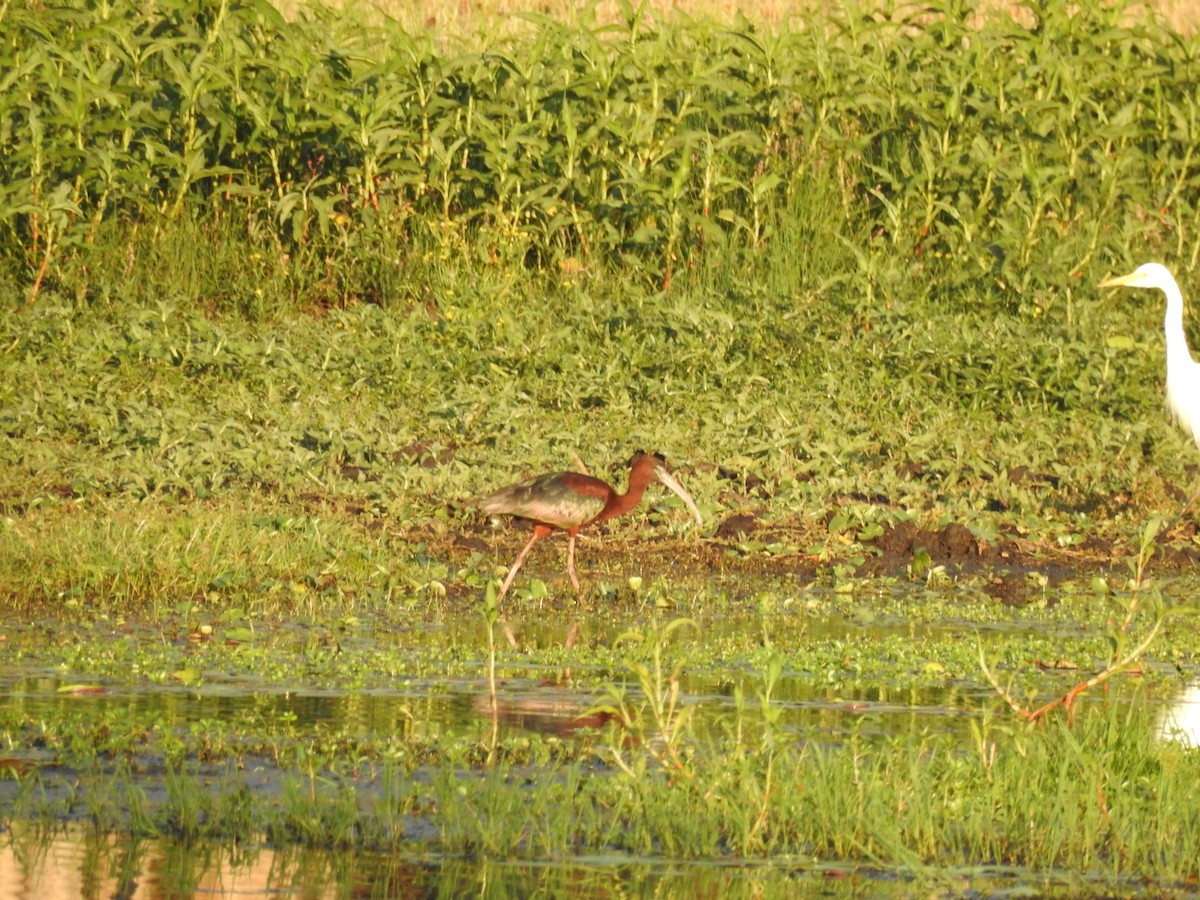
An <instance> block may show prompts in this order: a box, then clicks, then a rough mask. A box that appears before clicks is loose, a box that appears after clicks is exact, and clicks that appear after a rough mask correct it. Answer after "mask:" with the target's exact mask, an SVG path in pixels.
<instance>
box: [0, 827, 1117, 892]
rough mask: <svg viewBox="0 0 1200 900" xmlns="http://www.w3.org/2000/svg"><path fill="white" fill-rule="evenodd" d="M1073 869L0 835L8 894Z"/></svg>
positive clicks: (806, 880)
mask: <svg viewBox="0 0 1200 900" xmlns="http://www.w3.org/2000/svg"><path fill="white" fill-rule="evenodd" d="M1089 887H1091V888H1092V889H1093V891H1094V889H1095V887H1096V885H1089V884H1088V883H1087V881H1086V880H1085V879H1083V878H1081V877H1080V876H1073V875H1070V874H1068V873H1053V872H1049V873H1046V872H1043V873H1034V872H1030V871H1029V870H1026V869H1018V868H1005V867H1000V866H994V867H976V868H971V869H953V868H942V869H938V870H929V871H927V872H918V873H915V874H914V873H912V872H907V873H902V872H899V871H896V870H889V869H881V868H874V867H870V866H855V865H850V864H842V863H833V864H804V863H798V862H794V861H793V862H782V861H781V862H770V861H753V860H743V861H737V862H731V861H726V862H721V863H714V862H708V861H690V862H689V861H683V860H667V859H650V860H635V859H630V858H628V857H624V856H611V857H597V858H591V859H587V860H572V861H569V862H565V863H564V862H561V861H538V860H532V861H506V860H487V859H460V858H449V857H441V856H438V855H436V854H424V853H408V852H403V851H401V852H396V853H391V854H388V853H361V852H357V851H353V850H343V851H324V850H319V849H313V848H270V847H249V848H246V847H237V846H216V845H211V844H205V843H184V842H180V841H172V840H169V839H153V840H151V839H138V838H128V837H122V836H117V835H98V834H95V833H92V832H91V831H87V830H83V829H75V830H68V831H62V832H57V833H55V834H44V833H39V832H35V831H28V830H22V829H16V830H14V831H12V832H9V833H8V834H6V835H3V836H0V897H4V898H5V900H77V898H83V900H92V898H110V897H121V898H129V900H159V898H167V897H195V896H211V897H246V898H249V897H299V898H305V900H309V898H311V900H321V898H326V897H330V898H332V897H338V898H347V897H349V898H358V897H362V898H366V897H434V896H467V895H473V896H477V897H488V898H504V897H521V898H524V897H529V896H565V895H571V896H577V897H597V898H600V897H627V896H688V897H704V896H707V897H718V896H719V897H734V898H737V897H762V896H800V895H802V896H821V897H828V898H841V897H864V896H871V897H881V898H900V897H914V896H920V897H926V898H937V897H951V896H953V897H960V896H988V897H1004V896H1030V895H1031V894H1033V893H1036V895H1038V896H1044V897H1070V896H1076V895H1077V894H1078V893H1079V892H1080V891H1081V890H1084V891H1086V890H1087V889H1088V888H1089Z"/></svg>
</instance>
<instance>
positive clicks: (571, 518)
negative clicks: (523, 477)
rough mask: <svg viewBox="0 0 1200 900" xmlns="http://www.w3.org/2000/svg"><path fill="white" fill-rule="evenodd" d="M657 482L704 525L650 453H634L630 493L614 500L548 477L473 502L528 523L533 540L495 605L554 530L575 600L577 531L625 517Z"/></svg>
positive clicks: (585, 478) (594, 482) (578, 478)
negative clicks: (563, 536) (563, 541)
mask: <svg viewBox="0 0 1200 900" xmlns="http://www.w3.org/2000/svg"><path fill="white" fill-rule="evenodd" d="M656 480H657V481H660V482H662V483H663V484H664V485H666V486H667V487H668V488H670V489H671V490H672V491H674V492H675V493H676V494H677V495H678V496H679V499H680V500H682V501H683V502H684V504H685V505H686V506H687V508H688V509H689V510H691V513H692V516H693V517H695V519H696V524H698V525H699V524H703V522H704V520H703V519H702V518H701V517H700V510H698V509H696V504H695V502H694V501H693V500H692V497H691V495H690V494H688V492H687V491H685V490H684V489H683V485H681V484H680V483H679V482H678V481H676V480H675V479H674V477H672V475H671V473H670V472H668V471H667V466H666V462H665V461H664V460H663V459H662V457H660V456H655V455H652V454H649V453H639V454H638V455H637V456H635V457H634V459H633V464H632V466H631V467H630V469H629V489H628V490H627V491H626V492H625V493H624V494H618V493H617V492H616V491H615V490H614V489H613V488H611V487H609V486H608V485H607V484H605V483H604V482H603V481H601V480H600V479H599V478H593V477H592V476H591V475H581V474H579V473H578V472H552V473H550V474H548V475H539V476H537V477H535V478H530V479H529V480H528V481H522V482H520V483H519V484H511V485H509V486H508V487H506V488H501V489H500V490H498V491H496V492H495V493H494V494H488V495H487V496H486V497H480V498H479V499H477V500H475V501H474V502H475V505H476V506H478V507H479V508H480V509H482V510H483V511H484V512H485V513H488V514H489V515H497V516H516V517H518V518H521V519H529V520H530V521H531V522H533V536H532V537H530V539H529V543H527V544H526V545H525V548H524V549H523V550H522V551H521V552H520V553H519V554H518V555H517V561H516V562H514V563H513V564H512V568H511V569H509V570H508V575H507V576H506V577H505V579H504V584H502V585H501V586H500V595H499V597H497V598H496V599H497V600H500V599H502V598H503V597H504V595H505V594H506V593H507V592H508V589H509V587H511V586H512V583H513V579H514V578H516V577H517V571H518V570H519V569H520V568H521V564H522V563H523V562H525V557H526V556H528V555H529V551H530V550H532V549H533V545H534V544H536V543H537V542H538V541H539V540H541V539H542V538H544V537H546V536H547V535H549V534H551V533H553V532H554V531H556V530H559V531H565V532H566V533H567V574H568V575H570V576H571V584H573V585H574V586H575V593H576V595H578V594H579V593H580V587H579V578H578V577H577V576H576V575H575V536H576V535H577V534H579V529H581V528H584V527H586V526H588V525H591V524H593V523H594V522H603V521H604V520H605V519H611V518H614V517H615V516H620V515H624V514H625V513H627V512H629V511H630V510H631V509H633V508H634V507H635V506H637V505H638V504H639V503H640V502H641V500H642V495H643V494H644V493H646V488H647V487H648V486H649V485H650V482H651V481H656Z"/></svg>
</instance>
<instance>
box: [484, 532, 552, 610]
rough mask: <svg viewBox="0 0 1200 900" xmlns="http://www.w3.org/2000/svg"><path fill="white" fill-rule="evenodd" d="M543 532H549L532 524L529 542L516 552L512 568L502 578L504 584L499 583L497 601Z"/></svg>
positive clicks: (510, 583)
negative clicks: (531, 535) (515, 559)
mask: <svg viewBox="0 0 1200 900" xmlns="http://www.w3.org/2000/svg"><path fill="white" fill-rule="evenodd" d="M545 534H549V532H543V531H542V529H541V527H540V526H537V525H535V526H534V528H533V537H531V538H530V539H529V543H528V544H526V545H525V549H524V550H522V551H521V552H520V553H519V554H517V561H516V562H515V563H513V564H512V568H511V569H509V570H508V575H506V576H505V578H504V584H502V585H500V596H498V597H497V598H496V602H497V603H499V602H500V601H501V600H503V599H504V595H505V594H507V593H508V589H509V588H510V587H512V583H513V579H514V578H516V577H517V572H518V571H519V570H520V568H521V564H522V563H523V562H525V557H526V556H528V555H529V551H530V550H532V549H533V545H534V544H536V543H537V542H538V541H539V540H541V539H542V537H543V536H544V535H545Z"/></svg>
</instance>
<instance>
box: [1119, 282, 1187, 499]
mask: <svg viewBox="0 0 1200 900" xmlns="http://www.w3.org/2000/svg"><path fill="white" fill-rule="evenodd" d="M1119 285H1125V286H1126V287H1142V288H1158V289H1159V290H1160V291H1162V292H1163V293H1164V294H1166V295H1167V317H1166V320H1165V321H1164V322H1163V330H1164V331H1165V332H1166V335H1167V405H1168V406H1169V407H1170V408H1171V413H1172V414H1173V415H1174V416H1175V418H1176V420H1178V422H1179V424H1180V425H1182V426H1183V427H1184V428H1186V429H1187V430H1188V433H1189V434H1191V436H1192V440H1193V441H1195V442H1196V446H1198V447H1200V364H1197V363H1196V361H1195V360H1194V359H1192V354H1191V351H1189V350H1188V345H1187V338H1186V337H1184V334H1183V294H1181V293H1180V292H1179V285H1178V284H1176V283H1175V279H1174V278H1173V277H1172V276H1171V273H1170V272H1169V271H1167V267H1166V266H1163V265H1160V264H1158V263H1146V264H1145V265H1143V266H1138V267H1137V269H1135V270H1134V271H1133V272H1131V273H1130V274H1128V275H1121V276H1119V277H1117V278H1108V279H1105V280H1104V281H1102V282H1100V287H1117V286H1119ZM1193 499H1194V498H1193Z"/></svg>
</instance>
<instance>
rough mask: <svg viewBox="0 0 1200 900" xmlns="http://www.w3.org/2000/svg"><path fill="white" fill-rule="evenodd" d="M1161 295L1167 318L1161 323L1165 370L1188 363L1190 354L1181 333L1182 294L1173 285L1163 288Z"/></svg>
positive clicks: (1190, 359) (1185, 339)
mask: <svg viewBox="0 0 1200 900" xmlns="http://www.w3.org/2000/svg"><path fill="white" fill-rule="evenodd" d="M1163 293H1164V294H1166V295H1167V316H1166V319H1165V320H1164V321H1163V330H1164V331H1165V332H1166V335H1167V368H1168V369H1170V368H1171V367H1172V366H1173V365H1177V364H1182V363H1190V362H1191V361H1192V354H1191V351H1189V350H1188V345H1187V338H1186V337H1185V336H1184V333H1183V294H1181V293H1179V288H1178V287H1176V286H1175V285H1171V286H1170V287H1168V288H1163Z"/></svg>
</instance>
